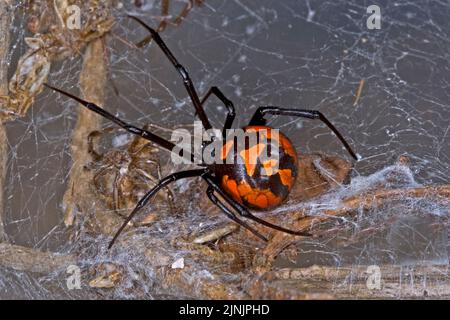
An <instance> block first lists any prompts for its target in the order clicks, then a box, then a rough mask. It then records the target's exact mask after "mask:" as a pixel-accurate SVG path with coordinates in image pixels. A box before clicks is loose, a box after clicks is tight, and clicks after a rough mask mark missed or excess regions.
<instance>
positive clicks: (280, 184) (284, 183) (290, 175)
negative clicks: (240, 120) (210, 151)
mask: <svg viewBox="0 0 450 320" xmlns="http://www.w3.org/2000/svg"><path fill="white" fill-rule="evenodd" d="M243 132H244V133H245V143H241V144H239V142H238V141H239V140H238V139H237V138H235V137H230V138H228V139H227V140H226V143H225V144H224V145H223V147H222V154H221V157H222V160H223V162H224V163H223V164H219V165H216V166H215V170H214V171H215V173H216V176H217V177H218V179H219V182H220V184H221V187H222V188H223V190H225V191H226V192H227V193H228V194H229V195H230V196H231V197H233V199H234V200H236V201H237V202H239V203H241V204H243V205H245V206H246V207H248V208H252V209H260V210H261V209H271V208H273V207H276V206H279V205H280V204H281V203H282V202H283V201H284V200H285V199H286V197H287V196H288V195H289V192H290V191H291V189H292V187H293V185H294V182H295V179H296V177H297V161H298V159H297V153H296V151H295V148H294V147H293V145H292V143H291V141H290V140H289V139H288V138H287V137H286V136H285V135H284V134H283V133H281V132H279V131H278V130H276V129H272V128H270V127H266V126H247V127H245V128H243Z"/></svg>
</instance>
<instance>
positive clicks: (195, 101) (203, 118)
mask: <svg viewBox="0 0 450 320" xmlns="http://www.w3.org/2000/svg"><path fill="white" fill-rule="evenodd" d="M128 17H130V18H131V19H134V20H135V21H137V22H138V23H139V24H140V25H141V26H143V27H144V28H145V29H147V31H148V32H150V34H151V36H152V38H153V40H154V41H155V42H156V44H157V45H158V46H159V48H160V49H161V50H162V51H163V52H164V54H165V56H166V57H167V59H169V61H170V62H171V63H172V64H173V66H174V67H175V69H176V70H177V71H178V73H179V74H180V76H181V78H182V79H183V84H184V86H185V88H186V90H187V92H188V94H189V97H190V98H191V100H192V103H193V104H194V107H195V111H196V112H197V114H198V116H199V118H200V120H201V121H202V124H203V127H204V128H205V130H209V129H211V128H212V127H211V123H210V122H209V120H208V117H207V116H206V113H205V110H203V107H202V104H201V103H200V98H199V97H198V94H197V91H196V90H195V87H194V84H193V83H192V80H191V77H190V76H189V73H188V72H187V71H186V68H185V67H183V66H182V65H181V64H180V63H179V62H178V60H177V59H176V58H175V56H174V55H173V54H172V52H171V51H170V50H169V48H168V47H167V46H166V44H165V43H164V41H163V40H162V39H161V37H160V36H159V34H158V32H156V30H154V29H152V28H151V27H150V26H148V25H147V24H146V23H145V22H144V21H142V20H141V19H139V18H137V17H134V16H128Z"/></svg>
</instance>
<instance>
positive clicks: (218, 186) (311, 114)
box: [47, 16, 357, 248]
mask: <svg viewBox="0 0 450 320" xmlns="http://www.w3.org/2000/svg"><path fill="white" fill-rule="evenodd" d="M130 18H132V19H134V20H135V21H137V22H138V23H139V24H141V25H142V26H143V27H144V28H145V29H147V30H148V31H149V32H150V34H151V37H152V39H153V40H154V42H155V43H156V44H157V45H158V46H159V48H160V49H161V50H162V51H163V53H164V54H165V55H166V57H167V58H168V59H169V61H170V62H171V63H172V65H173V66H174V68H175V69H176V70H177V72H178V73H179V75H180V76H181V78H182V79H183V84H184V86H185V88H186V91H187V93H188V94H189V97H190V99H191V102H192V104H193V106H194V108H195V112H196V114H197V116H198V117H199V118H200V121H201V123H202V126H203V128H204V129H205V130H210V129H212V126H211V124H210V122H209V119H208V117H207V115H206V113H205V110H204V108H203V107H204V104H205V102H206V101H207V99H208V98H209V97H210V96H211V95H215V96H216V97H217V98H218V99H219V100H220V101H222V103H223V104H224V105H225V107H226V109H227V116H226V119H225V123H224V126H223V129H222V137H223V138H224V139H223V140H221V141H220V142H221V143H222V145H221V148H220V149H221V155H222V159H221V160H223V159H224V158H227V157H228V154H229V151H230V150H234V151H235V152H233V156H232V157H231V160H230V161H226V162H223V161H219V162H220V163H218V162H216V163H212V164H211V163H200V164H199V166H200V167H202V168H200V169H193V170H186V171H180V172H176V173H173V174H171V175H168V176H167V177H165V178H163V179H161V180H160V181H159V182H158V184H157V185H156V186H154V187H153V188H151V190H149V191H148V192H147V193H146V194H145V195H144V196H143V197H142V199H141V200H139V202H138V204H137V205H136V207H135V208H134V210H133V212H132V213H131V214H130V215H129V216H128V218H127V219H126V220H125V222H124V223H123V224H122V226H121V227H120V228H119V230H118V231H117V233H116V235H115V236H114V238H113V239H112V240H111V242H110V244H109V248H111V246H112V245H113V244H114V242H115V240H116V239H117V237H118V236H119V235H120V233H121V232H122V230H123V229H124V228H125V227H126V226H127V224H128V222H130V220H131V219H132V218H133V217H134V216H135V215H136V213H137V212H139V210H141V209H142V208H143V207H144V206H145V205H146V204H147V203H148V202H149V201H150V200H151V199H152V198H153V197H154V196H155V195H156V194H157V193H158V192H159V191H160V190H161V189H163V188H165V187H167V186H168V185H169V184H170V183H172V182H174V181H177V180H181V179H185V178H191V177H202V178H203V180H204V181H205V182H206V184H207V185H208V188H207V190H206V193H207V196H208V197H209V199H210V200H211V201H212V202H213V203H214V204H215V205H217V206H218V207H219V208H220V209H221V210H222V212H223V213H224V214H225V215H226V216H227V217H229V218H230V219H232V220H233V221H235V222H236V223H238V224H240V225H241V226H242V227H244V228H246V229H248V230H249V231H251V232H252V233H253V234H254V235H255V236H257V237H259V238H260V239H262V240H267V239H266V237H265V236H263V235H262V234H261V233H260V232H259V231H257V230H256V229H255V228H254V227H252V226H251V225H250V224H248V223H247V222H246V221H244V220H242V219H241V218H240V217H243V218H246V219H249V220H252V221H254V222H257V223H260V224H262V225H264V226H266V227H269V228H272V229H275V230H278V231H282V232H285V233H289V234H294V235H301V236H308V235H309V234H307V233H304V232H298V231H294V230H290V229H286V228H283V227H281V226H278V225H275V224H272V223H270V222H268V221H266V220H264V219H261V218H259V217H257V216H255V215H254V214H252V213H251V212H250V211H249V209H268V208H273V207H275V206H278V205H280V204H281V203H282V202H283V200H284V199H286V197H287V196H288V194H289V191H290V190H291V188H292V186H293V184H294V182H295V178H296V176H297V154H296V151H295V149H294V147H293V146H292V143H291V142H290V141H289V139H288V138H287V137H286V136H285V135H284V134H282V133H281V132H279V131H278V130H275V129H273V128H270V127H267V124H266V122H267V120H266V118H265V117H266V116H267V115H283V116H293V117H303V118H308V119H318V120H321V121H322V122H323V123H325V124H326V125H327V126H328V128H330V129H331V130H332V131H333V132H334V133H335V134H336V136H337V137H338V138H339V140H340V141H341V142H342V144H343V145H344V147H345V148H346V149H347V151H348V152H349V153H350V154H351V156H352V157H353V158H354V159H355V160H357V157H356V154H355V153H354V152H353V150H352V148H351V147H350V146H349V144H348V143H347V142H346V141H345V139H344V138H343V136H342V135H341V134H340V133H339V132H338V130H337V129H336V128H335V127H334V126H333V125H332V124H331V123H330V122H329V121H328V119H327V118H326V117H325V116H324V115H323V114H322V113H320V112H319V111H315V110H304V109H295V108H281V107H275V106H263V107H259V108H258V109H257V110H256V112H255V113H254V115H253V117H252V118H251V120H250V122H249V124H248V126H246V127H244V128H243V131H244V132H246V133H249V132H253V133H256V140H253V144H252V143H250V142H249V143H244V144H243V147H241V148H238V145H237V144H236V145H235V143H234V141H236V140H234V138H227V137H228V136H227V132H228V131H229V130H230V129H231V127H232V125H233V121H234V118H235V116H236V114H235V110H234V105H233V103H232V102H231V101H230V100H228V99H227V98H226V97H225V95H224V94H223V93H222V92H221V91H220V90H219V89H218V88H217V87H212V88H210V89H209V90H208V92H207V93H206V94H205V96H204V97H203V99H200V98H199V96H198V94H197V91H196V89H195V87H194V84H193V82H192V80H191V78H190V76H189V73H188V72H187V71H186V69H185V68H184V67H183V66H182V65H181V64H180V63H179V62H178V60H177V59H176V58H175V56H174V55H173V54H172V52H171V51H170V50H169V48H168V47H167V45H166V44H165V43H164V41H163V40H162V39H161V37H160V36H159V34H158V33H157V32H156V31H155V30H153V29H152V28H150V27H149V26H148V25H146V24H145V23H144V22H143V21H141V20H140V19H138V18H136V17H133V16H130ZM47 86H48V87H49V88H51V89H53V90H55V91H57V92H59V93H62V94H64V95H66V96H68V97H70V98H72V99H74V100H76V101H78V102H79V103H80V104H82V105H83V106H84V107H86V108H88V109H89V110H91V111H93V112H95V113H97V114H99V115H101V116H103V117H104V118H106V119H108V120H110V121H112V122H114V123H115V124H117V125H118V126H119V127H121V128H123V129H125V130H126V131H128V132H130V133H132V134H135V135H138V136H140V137H142V138H144V139H146V140H149V141H151V142H153V143H155V144H156V145H158V146H160V147H162V148H164V149H167V150H169V151H172V150H173V148H174V147H175V144H174V143H172V142H170V141H168V140H166V139H164V138H162V137H160V136H158V135H156V134H154V133H152V132H150V131H148V130H146V129H145V128H144V129H141V128H138V127H136V126H133V125H131V124H128V123H126V122H124V121H123V120H121V119H119V118H117V117H116V116H114V115H112V114H111V113H109V112H107V111H106V110H104V109H102V108H100V107H99V106H97V105H95V104H93V103H91V102H88V101H85V100H83V99H81V98H79V97H77V96H74V95H72V94H70V93H67V92H65V91H63V90H61V89H58V88H55V87H52V86H49V85H47ZM212 141H213V140H212ZM212 141H211V143H212ZM255 141H256V142H255ZM216 142H217V141H216ZM274 145H275V146H276V150H277V153H276V155H277V157H275V159H273V158H271V155H272V153H273V148H274V147H273V146H274ZM264 150H266V151H268V152H267V155H268V158H260V153H262V152H263V151H264ZM191 160H192V162H194V157H193V156H192V158H191ZM219 160H220V159H219ZM263 173H264V174H263ZM217 195H219V196H220V198H219V197H217Z"/></svg>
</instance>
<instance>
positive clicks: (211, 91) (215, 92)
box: [201, 87, 236, 139]
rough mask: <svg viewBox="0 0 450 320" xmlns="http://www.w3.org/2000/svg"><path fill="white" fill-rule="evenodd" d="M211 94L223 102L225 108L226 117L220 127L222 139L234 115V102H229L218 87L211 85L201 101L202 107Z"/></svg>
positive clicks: (231, 123)
mask: <svg viewBox="0 0 450 320" xmlns="http://www.w3.org/2000/svg"><path fill="white" fill-rule="evenodd" d="M211 94H213V95H215V96H216V97H217V98H218V99H219V100H220V101H221V102H222V103H223V104H224V106H225V108H227V117H226V119H225V123H224V124H223V128H222V137H223V139H225V137H226V131H227V130H228V129H230V128H231V126H232V125H233V121H234V118H235V117H236V112H235V110H234V104H233V102H231V100H228V98H227V97H225V95H224V94H223V92H222V91H220V89H219V88H217V87H211V88H210V89H209V90H208V92H207V93H206V94H205V96H204V97H203V99H202V101H201V104H202V107H203V108H204V107H205V103H206V101H207V100H208V98H209V97H210V96H211Z"/></svg>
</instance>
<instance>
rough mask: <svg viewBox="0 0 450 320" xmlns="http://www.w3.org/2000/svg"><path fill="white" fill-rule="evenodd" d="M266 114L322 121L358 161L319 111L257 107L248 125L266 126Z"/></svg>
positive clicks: (356, 158)
mask: <svg viewBox="0 0 450 320" xmlns="http://www.w3.org/2000/svg"><path fill="white" fill-rule="evenodd" d="M266 114H271V115H282V116H294V117H301V118H307V119H318V120H320V121H322V122H323V123H325V124H326V125H327V127H328V128H330V130H331V131H333V132H334V134H335V135H336V136H337V137H338V139H339V140H340V141H341V142H342V144H343V145H344V147H345V149H347V151H348V153H350V155H351V156H352V157H353V158H354V159H355V160H358V157H357V155H356V153H355V152H354V151H353V149H352V148H351V147H350V145H349V144H348V142H347V141H346V140H345V139H344V137H343V136H342V134H341V133H340V132H339V131H338V130H337V129H336V127H335V126H334V125H333V124H332V123H331V122H330V121H329V120H328V119H327V118H326V117H325V116H324V115H323V114H322V113H321V112H320V111H317V110H304V109H291V108H280V107H274V106H263V107H259V108H258V109H257V110H256V111H255V113H254V115H253V117H252V119H251V120H250V122H249V125H250V126H259V125H262V126H264V125H266V122H267V120H266V119H265V118H264V116H265V115H266Z"/></svg>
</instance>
